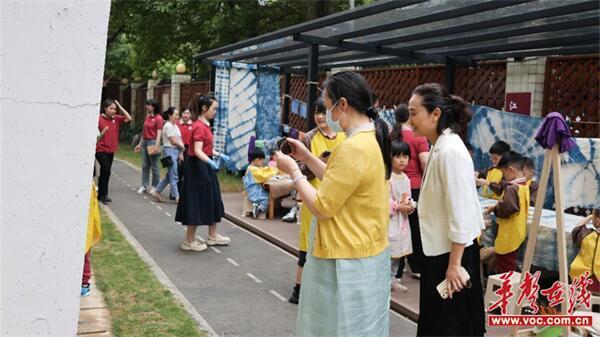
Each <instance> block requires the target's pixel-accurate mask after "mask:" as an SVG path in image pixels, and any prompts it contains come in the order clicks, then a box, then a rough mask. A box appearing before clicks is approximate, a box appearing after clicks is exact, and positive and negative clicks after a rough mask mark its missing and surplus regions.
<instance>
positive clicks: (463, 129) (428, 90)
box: [412, 83, 473, 142]
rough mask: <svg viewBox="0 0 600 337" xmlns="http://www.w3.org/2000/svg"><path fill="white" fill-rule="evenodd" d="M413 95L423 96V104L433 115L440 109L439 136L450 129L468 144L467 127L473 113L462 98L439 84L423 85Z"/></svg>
mask: <svg viewBox="0 0 600 337" xmlns="http://www.w3.org/2000/svg"><path fill="white" fill-rule="evenodd" d="M412 94H413V95H418V96H421V100H422V104H423V106H424V107H425V108H426V109H427V111H428V112H429V113H433V110H435V108H439V109H440V111H441V115H440V119H439V121H438V126H437V133H438V135H441V134H442V132H443V131H444V130H445V129H447V128H450V129H451V130H452V131H453V132H454V133H456V134H458V135H460V136H461V138H462V139H463V141H465V142H466V139H467V126H468V124H469V122H470V121H471V117H472V116H473V113H472V112H471V111H470V110H469V109H468V108H467V104H466V103H465V101H464V100H463V99H462V98H461V97H459V96H454V95H450V94H449V93H448V91H447V90H446V89H445V88H444V87H443V86H441V85H440V84H438V83H427V84H422V85H420V86H418V87H417V88H416V89H415V90H414V91H413V93H412Z"/></svg>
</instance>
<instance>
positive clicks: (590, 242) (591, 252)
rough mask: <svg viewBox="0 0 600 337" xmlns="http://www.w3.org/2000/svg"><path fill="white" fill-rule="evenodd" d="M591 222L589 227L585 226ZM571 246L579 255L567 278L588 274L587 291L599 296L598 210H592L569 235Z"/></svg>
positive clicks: (599, 243)
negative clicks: (571, 241)
mask: <svg viewBox="0 0 600 337" xmlns="http://www.w3.org/2000/svg"><path fill="white" fill-rule="evenodd" d="M590 222H591V224H592V225H591V226H586V225H587V224H589V223H590ZM571 236H572V237H573V244H574V245H576V246H577V247H578V248H579V253H577V256H576V257H575V260H573V263H571V270H570V271H569V276H571V279H574V278H577V277H579V276H581V275H582V274H583V273H585V272H589V273H590V276H589V277H590V278H591V279H592V281H593V282H592V284H590V285H589V286H588V288H587V289H588V290H589V291H591V292H592V293H594V294H596V295H600V281H598V280H600V209H598V208H597V209H594V210H593V211H592V214H590V215H589V216H588V217H586V218H585V219H584V220H583V221H581V222H580V223H579V224H577V226H575V228H573V231H572V233H571Z"/></svg>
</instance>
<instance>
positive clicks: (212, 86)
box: [208, 65, 217, 93]
mask: <svg viewBox="0 0 600 337" xmlns="http://www.w3.org/2000/svg"><path fill="white" fill-rule="evenodd" d="M216 77H217V67H215V66H214V65H211V66H210V80H209V82H208V84H209V86H210V89H209V90H210V92H213V93H214V92H215V80H216Z"/></svg>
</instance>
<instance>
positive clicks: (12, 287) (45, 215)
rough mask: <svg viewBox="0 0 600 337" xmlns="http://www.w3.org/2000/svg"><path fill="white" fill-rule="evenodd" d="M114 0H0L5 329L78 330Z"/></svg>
mask: <svg viewBox="0 0 600 337" xmlns="http://www.w3.org/2000/svg"><path fill="white" fill-rule="evenodd" d="M109 10H110V1H85V2H84V1H66V0H56V1H15V0H12V1H10V0H9V1H0V22H1V25H2V28H1V30H2V34H1V36H0V44H1V46H0V50H1V52H0V119H1V121H0V162H1V163H2V164H1V165H0V229H1V230H0V271H1V274H2V275H1V277H0V283H1V284H0V292H1V293H0V302H1V303H0V335H2V336H75V335H76V333H77V321H78V317H79V304H80V292H81V277H82V271H83V256H84V248H85V235H86V230H87V222H88V221H87V220H88V209H89V201H90V193H91V185H92V167H93V162H94V151H95V146H96V135H97V132H98V113H99V111H100V98H101V95H100V93H101V91H102V77H103V72H104V57H105V53H106V35H107V28H108V17H109Z"/></svg>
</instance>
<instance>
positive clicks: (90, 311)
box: [77, 277, 113, 337]
mask: <svg viewBox="0 0 600 337" xmlns="http://www.w3.org/2000/svg"><path fill="white" fill-rule="evenodd" d="M90 284H91V287H92V288H91V292H90V296H88V297H82V298H81V305H80V309H79V323H78V325H77V336H86V337H112V336H113V334H112V325H111V320H110V311H108V309H107V307H106V303H105V302H104V298H103V295H102V292H100V290H99V289H98V288H97V287H96V281H95V279H94V277H92V279H91V280H90Z"/></svg>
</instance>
